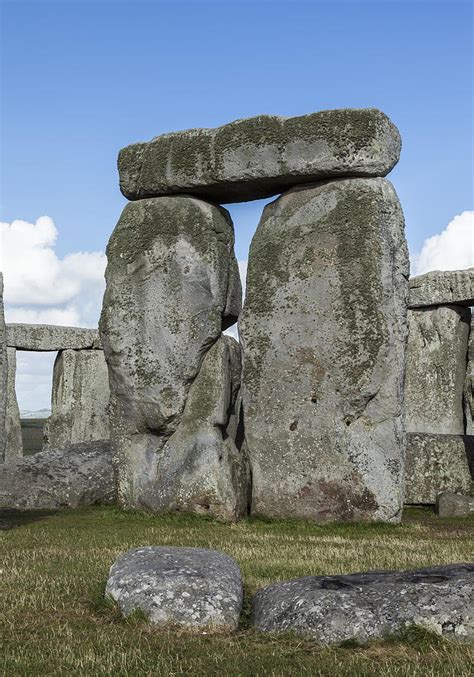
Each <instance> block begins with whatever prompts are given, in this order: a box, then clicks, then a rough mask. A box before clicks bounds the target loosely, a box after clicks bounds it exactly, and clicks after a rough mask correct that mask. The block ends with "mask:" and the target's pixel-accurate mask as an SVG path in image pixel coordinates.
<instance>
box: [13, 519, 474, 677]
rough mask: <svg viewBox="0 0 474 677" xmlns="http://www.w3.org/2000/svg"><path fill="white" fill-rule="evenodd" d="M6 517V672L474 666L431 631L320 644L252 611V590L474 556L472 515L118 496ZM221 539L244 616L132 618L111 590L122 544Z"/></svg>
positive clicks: (449, 670)
mask: <svg viewBox="0 0 474 677" xmlns="http://www.w3.org/2000/svg"><path fill="white" fill-rule="evenodd" d="M0 525H3V527H4V528H5V527H8V526H9V525H14V528H11V529H9V530H5V531H2V532H0V539H1V541H2V543H1V546H0V548H1V549H0V553H1V555H0V559H1V563H0V568H1V573H0V592H1V599H0V622H1V627H0V642H1V644H2V646H1V650H0V672H1V674H3V675H7V676H8V677H10V676H13V675H154V676H159V677H161V676H164V677H168V675H169V676H170V677H171V676H174V675H190V676H193V675H197V676H201V675H202V676H204V675H205V676H206V677H208V676H209V677H210V676H213V675H226V676H227V675H252V676H254V677H259V676H261V677H264V676H265V677H266V676H267V675H274V676H280V675H291V676H293V675H331V676H335V677H339V676H340V675H351V677H352V676H358V675H377V676H380V677H383V676H384V675H400V676H403V677H405V676H406V675H420V676H423V677H426V676H430V675H452V676H453V677H454V676H456V677H462V676H464V675H465V676H466V677H467V675H471V674H472V667H473V664H474V654H473V652H472V650H471V649H470V648H469V646H468V645H466V644H462V643H458V642H453V641H447V640H445V639H443V638H440V637H437V636H434V635H431V634H429V633H426V632H424V631H421V630H420V629H416V628H412V629H407V630H406V631H405V632H404V633H402V634H400V635H399V636H397V637H392V638H389V639H387V640H386V641H383V642H375V643H373V644H372V645H370V646H369V647H365V648H361V647H357V646H350V645H349V646H348V645H346V646H343V647H332V648H327V647H318V646H316V645H315V644H314V643H313V642H311V641H309V640H304V639H301V638H300V637H296V636H291V635H280V636H276V635H265V634H260V633H257V632H255V631H254V630H252V628H251V627H250V625H249V620H248V610H249V606H250V605H249V601H250V595H251V594H252V593H253V592H254V591H255V590H257V589H258V588H260V587H261V586H263V585H266V584H268V583H271V582H273V581H277V580H281V579H287V578H291V577H294V576H302V575H308V574H337V573H347V572H351V571H360V570H366V569H406V568H412V567H420V566H428V565H431V564H443V563H449V562H460V561H466V560H470V559H472V554H473V553H472V549H473V545H472V543H473V540H472V536H473V534H474V521H473V520H472V518H466V519H451V520H439V519H438V518H436V517H435V516H434V515H432V514H431V513H430V512H429V511H426V510H421V509H418V510H415V509H412V510H410V511H409V512H408V513H407V515H406V518H405V520H404V522H403V523H402V524H401V525H400V526H389V525H382V524H372V525H367V524H366V525H328V526H315V525H314V524H311V523H309V522H304V521H297V520H284V521H283V520H275V521H264V520H257V519H249V520H245V521H243V522H240V523H238V524H233V525H228V524H223V523H219V522H216V521H212V520H210V519H206V518H202V517H196V516H191V515H166V516H152V515H147V514H143V513H138V512H121V511H120V510H118V509H116V508H112V507H109V508H104V507H102V508H90V509H83V510H75V511H73V510H68V511H64V512H61V513H55V514H49V515H48V514H45V513H43V514H40V515H36V516H33V515H31V514H23V515H18V514H10V515H7V516H5V514H4V515H3V518H2V519H1V520H0ZM158 544H161V545H163V544H168V545H187V546H201V547H209V548H217V549H219V550H222V551H224V552H226V553H228V554H230V555H232V556H233V557H234V558H235V559H236V560H237V561H238V563H239V564H240V566H241V569H242V574H243V577H244V584H245V590H246V602H245V613H244V616H243V620H242V624H241V628H239V630H238V631H237V632H236V633H234V634H231V635H221V636H208V635H207V636H205V635H199V634H189V633H185V632H180V631H176V630H166V631H164V630H157V629H156V628H153V627H152V626H150V625H148V624H147V623H146V622H144V621H143V619H141V618H137V617H134V618H131V619H128V620H125V619H123V618H121V616H120V615H119V613H118V612H117V609H116V608H115V607H114V605H113V604H112V603H110V602H109V601H107V600H106V599H105V598H104V595H103V591H104V586H105V581H106V579H107V573H108V570H109V567H110V565H111V564H112V563H113V561H114V560H115V558H116V557H117V555H119V554H120V553H122V552H124V551H125V550H127V549H129V548H132V547H136V546H139V545H158Z"/></svg>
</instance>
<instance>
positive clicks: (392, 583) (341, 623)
mask: <svg viewBox="0 0 474 677" xmlns="http://www.w3.org/2000/svg"><path fill="white" fill-rule="evenodd" d="M473 605H474V564H450V565H446V566H435V567H429V568H426V569H416V570H413V571H374V572H366V573H357V574H350V575H348V576H307V577H305V578H296V579H294V580H291V581H285V582H283V583H276V584H275V585H270V586H269V587H267V588H263V589H262V590H260V591H259V592H257V594H256V595H255V597H254V599H253V624H254V625H255V627H256V628H257V629H258V630H261V631H263V632H288V631H291V632H295V633H297V634H300V635H304V636H306V637H310V638H312V639H314V640H316V641H317V642H320V643H321V644H339V643H340V642H344V641H347V640H355V641H357V642H360V643H365V642H368V641H370V640H372V639H377V638H381V637H385V636H388V635H390V634H393V633H396V632H399V631H400V630H402V629H403V628H406V627H408V626H410V625H418V626H423V627H424V628H427V629H428V630H431V631H433V632H436V633H437V634H439V635H443V636H446V637H456V638H462V639H472V638H474V614H473V608H474V606H473Z"/></svg>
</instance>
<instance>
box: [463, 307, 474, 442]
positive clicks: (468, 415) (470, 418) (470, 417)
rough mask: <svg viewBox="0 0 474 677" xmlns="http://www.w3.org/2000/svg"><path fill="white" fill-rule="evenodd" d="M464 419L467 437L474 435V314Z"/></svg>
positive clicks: (468, 357) (470, 337)
mask: <svg viewBox="0 0 474 677" xmlns="http://www.w3.org/2000/svg"><path fill="white" fill-rule="evenodd" d="M471 313H472V311H471ZM464 418H465V421H466V435H474V319H473V316H472V314H471V322H470V332H469V347H468V351H467V368H466V379H465V382H464Z"/></svg>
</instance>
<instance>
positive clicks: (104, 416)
mask: <svg viewBox="0 0 474 677" xmlns="http://www.w3.org/2000/svg"><path fill="white" fill-rule="evenodd" d="M109 399H110V391H109V377H108V371H107V363H106V361H105V358H104V353H103V351H102V350H63V351H61V352H59V353H58V355H57V357H56V361H55V363H54V369H53V388H52V397H51V416H50V417H49V419H48V420H47V422H46V425H45V428H44V438H45V446H46V447H52V448H56V449H58V448H61V447H64V446H66V445H69V444H77V443H79V442H91V441H94V440H108V439H109V437H110V424H109V411H108V407H109Z"/></svg>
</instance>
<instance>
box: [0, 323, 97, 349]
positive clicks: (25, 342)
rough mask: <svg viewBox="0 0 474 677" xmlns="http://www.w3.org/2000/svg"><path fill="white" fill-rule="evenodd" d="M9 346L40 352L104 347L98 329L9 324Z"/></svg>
mask: <svg viewBox="0 0 474 677" xmlns="http://www.w3.org/2000/svg"><path fill="white" fill-rule="evenodd" d="M7 345H8V346H9V347H11V348H16V349H17V350H31V351H39V352H42V351H56V350H68V349H69V350H83V349H86V348H98V349H99V348H101V347H102V346H101V345H100V338H99V332H98V331H97V329H84V328H82V327H62V326H59V325H52V324H7Z"/></svg>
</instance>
